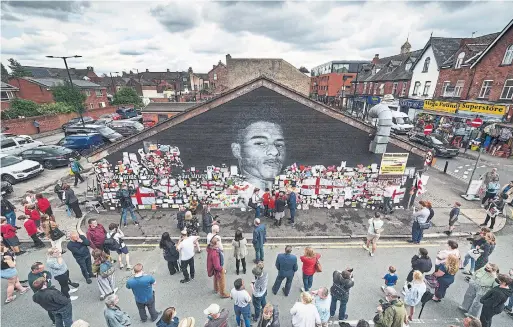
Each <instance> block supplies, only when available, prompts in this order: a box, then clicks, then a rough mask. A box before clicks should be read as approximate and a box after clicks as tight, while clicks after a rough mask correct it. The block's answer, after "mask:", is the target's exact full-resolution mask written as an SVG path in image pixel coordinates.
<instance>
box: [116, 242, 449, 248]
mask: <svg viewBox="0 0 513 327" xmlns="http://www.w3.org/2000/svg"><path fill="white" fill-rule="evenodd" d="M362 244H363V242H360V243H358V245H334V246H333V245H329V244H325V245H321V244H311V243H309V244H288V243H287V244H285V243H283V244H265V246H266V247H279V246H284V245H291V246H293V247H303V246H305V245H310V246H312V247H313V248H318V249H361V248H362ZM442 244H444V243H439V244H434V243H433V244H431V243H422V245H421V246H422V247H440V245H442ZM126 246H129V247H134V248H135V247H142V248H158V246H159V244H158V243H150V244H126ZM419 246H420V245H419V244H410V243H403V244H397V245H386V244H380V243H379V242H378V248H380V249H383V248H384V249H389V248H418V247H419ZM200 247H202V248H206V247H207V245H206V244H200ZM223 249H225V250H232V249H233V247H232V246H230V245H227V246H223Z"/></svg>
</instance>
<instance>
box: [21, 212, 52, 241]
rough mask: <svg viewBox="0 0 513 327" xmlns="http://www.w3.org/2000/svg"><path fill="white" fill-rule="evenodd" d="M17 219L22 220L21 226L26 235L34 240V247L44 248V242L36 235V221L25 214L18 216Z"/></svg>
mask: <svg viewBox="0 0 513 327" xmlns="http://www.w3.org/2000/svg"><path fill="white" fill-rule="evenodd" d="M18 220H22V221H23V226H24V227H25V230H26V231H27V234H28V236H30V238H31V239H32V240H33V241H34V247H36V248H44V247H45V244H44V243H43V242H42V241H41V239H40V238H39V237H38V236H37V226H36V223H35V222H34V221H33V220H31V219H29V217H27V216H25V215H21V216H19V217H18Z"/></svg>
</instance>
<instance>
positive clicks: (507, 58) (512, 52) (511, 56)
mask: <svg viewBox="0 0 513 327" xmlns="http://www.w3.org/2000/svg"><path fill="white" fill-rule="evenodd" d="M512 63H513V44H512V45H510V46H509V47H508V49H507V50H506V53H505V54H504V59H502V64H503V65H511V64H512Z"/></svg>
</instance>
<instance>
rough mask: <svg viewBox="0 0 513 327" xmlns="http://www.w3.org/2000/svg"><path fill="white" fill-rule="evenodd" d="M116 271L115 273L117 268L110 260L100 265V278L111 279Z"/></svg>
mask: <svg viewBox="0 0 513 327" xmlns="http://www.w3.org/2000/svg"><path fill="white" fill-rule="evenodd" d="M114 271H115V268H114V266H113V265H112V263H111V262H110V260H107V261H105V262H102V263H101V264H100V276H102V277H103V278H107V277H109V276H110V275H112V274H113V273H114Z"/></svg>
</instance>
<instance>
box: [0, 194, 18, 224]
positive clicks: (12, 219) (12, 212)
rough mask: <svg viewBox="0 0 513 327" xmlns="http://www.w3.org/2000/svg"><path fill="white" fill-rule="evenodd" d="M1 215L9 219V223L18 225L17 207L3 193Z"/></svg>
mask: <svg viewBox="0 0 513 327" xmlns="http://www.w3.org/2000/svg"><path fill="white" fill-rule="evenodd" d="M0 211H1V215H2V216H4V217H5V218H6V219H7V223H8V224H9V225H11V226H12V227H16V207H15V206H14V205H13V204H12V203H11V202H10V201H9V200H7V199H6V198H5V197H4V196H3V195H2V200H1V210H0Z"/></svg>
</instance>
